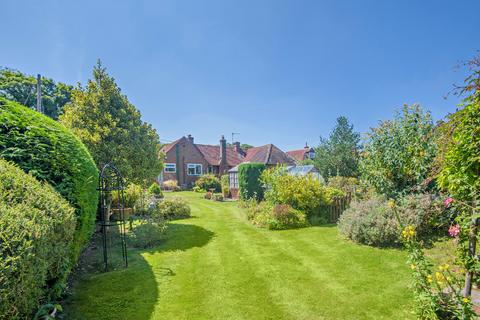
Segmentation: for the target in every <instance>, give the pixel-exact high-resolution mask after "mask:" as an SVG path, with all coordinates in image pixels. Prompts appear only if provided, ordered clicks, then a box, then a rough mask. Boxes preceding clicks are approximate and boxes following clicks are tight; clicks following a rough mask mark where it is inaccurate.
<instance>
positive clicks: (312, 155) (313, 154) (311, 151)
mask: <svg viewBox="0 0 480 320" xmlns="http://www.w3.org/2000/svg"><path fill="white" fill-rule="evenodd" d="M308 158H309V159H311V160H313V159H315V151H313V150H310V151H309V152H308Z"/></svg>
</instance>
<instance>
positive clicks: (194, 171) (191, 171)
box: [187, 163, 202, 176]
mask: <svg viewBox="0 0 480 320" xmlns="http://www.w3.org/2000/svg"><path fill="white" fill-rule="evenodd" d="M201 174H202V165H201V164H198V163H187V175H189V176H199V175H201Z"/></svg>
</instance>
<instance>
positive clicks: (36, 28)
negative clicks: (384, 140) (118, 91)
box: [0, 0, 480, 150]
mask: <svg viewBox="0 0 480 320" xmlns="http://www.w3.org/2000/svg"><path fill="white" fill-rule="evenodd" d="M0 12H2V18H1V19H0V27H1V30H3V32H2V45H1V48H0V66H6V67H10V68H14V69H18V70H21V71H23V72H26V73H30V74H36V73H41V74H43V75H45V76H47V77H51V78H53V79H55V80H57V81H63V82H67V83H72V84H73V83H76V82H81V83H85V82H86V80H87V79H88V78H89V77H90V76H91V69H92V66H93V65H94V64H95V62H96V60H97V58H100V59H101V60H102V61H103V64H104V65H105V66H106V67H107V69H108V71H109V72H110V74H112V75H113V76H114V77H115V79H116V80H117V82H118V84H119V86H120V87H121V88H122V91H123V92H124V93H125V94H126V95H127V96H128V98H129V99H130V101H131V102H132V103H134V104H135V105H136V106H137V108H139V109H140V111H141V112H142V115H143V119H144V120H145V121H147V122H150V123H152V124H153V125H154V127H155V128H156V129H157V131H158V133H159V134H160V138H161V139H162V140H163V141H168V140H173V139H176V138H178V137H180V136H182V135H186V134H189V133H191V134H192V135H194V137H195V139H196V141H197V142H202V143H217V142H218V139H219V136H220V135H221V134H225V136H226V137H227V138H228V139H230V137H231V133H232V132H238V133H240V135H239V136H238V140H240V141H241V142H246V143H250V144H254V145H261V144H266V143H274V144H276V145H278V146H279V147H281V148H283V149H287V150H288V149H295V148H301V147H302V146H303V145H304V144H305V142H306V141H308V142H309V143H310V144H311V145H315V144H317V143H318V140H319V136H321V135H322V136H326V135H328V133H329V132H330V130H331V129H332V127H333V125H334V123H335V119H336V118H337V117H338V116H340V115H345V116H347V117H348V118H349V119H350V120H351V122H352V123H353V124H354V126H355V128H356V129H357V130H358V131H360V132H366V131H367V130H368V128H369V127H371V126H375V125H376V124H377V123H378V121H379V120H382V119H388V118H391V117H392V115H393V113H394V110H395V109H398V108H399V107H400V106H401V105H402V104H404V103H414V102H418V103H420V104H422V105H423V106H424V107H425V108H426V109H428V110H431V111H432V113H433V115H434V117H435V119H440V118H442V117H443V116H444V115H445V114H447V113H448V112H451V111H454V110H455V106H456V104H457V103H458V99H456V98H455V97H450V98H448V99H447V100H445V99H444V96H445V95H446V94H447V93H448V92H449V90H450V89H451V88H452V84H453V83H459V82H461V81H462V79H463V77H464V71H462V70H458V69H456V68H455V66H456V65H457V64H458V63H459V62H460V61H462V60H467V59H469V58H471V57H472V56H473V55H475V53H476V52H477V51H478V50H479V49H480V41H479V40H480V35H479V30H480V19H479V18H478V13H479V12H480V1H478V0H472V1H455V0H451V1H441V0H436V1H435V0H423V1H417V0H410V1H407V0H402V1H400V0H398V1H393V0H377V1H367V0H365V1H361V0H349V1H338V0H337V1H334V0H332V1H321V0H317V1H295V0H292V1H281V0H278V1H277V0H274V1H273V0H272V1H266V0H265V1H259V0H257V1H247V0H242V1H225V0H223V1H48V0H43V1H20V0H18V1H14V0H12V1H6V0H0Z"/></svg>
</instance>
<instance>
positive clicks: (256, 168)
mask: <svg viewBox="0 0 480 320" xmlns="http://www.w3.org/2000/svg"><path fill="white" fill-rule="evenodd" d="M265 168H266V166H265V164H263V163H243V164H241V165H240V166H239V167H238V186H239V188H240V198H241V199H242V200H248V199H251V198H256V199H257V200H262V199H263V192H264V190H263V186H262V183H261V181H260V176H261V175H262V172H263V171H264V170H265Z"/></svg>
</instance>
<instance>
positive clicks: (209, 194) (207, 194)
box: [203, 192, 213, 200]
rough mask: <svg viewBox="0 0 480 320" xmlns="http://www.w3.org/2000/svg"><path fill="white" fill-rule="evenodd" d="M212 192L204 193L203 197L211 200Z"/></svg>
mask: <svg viewBox="0 0 480 320" xmlns="http://www.w3.org/2000/svg"><path fill="white" fill-rule="evenodd" d="M212 195H213V194H212V193H211V192H205V194H204V195H203V197H204V198H205V199H207V200H210V199H212Z"/></svg>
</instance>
